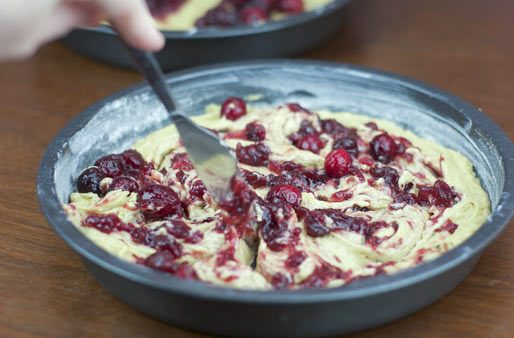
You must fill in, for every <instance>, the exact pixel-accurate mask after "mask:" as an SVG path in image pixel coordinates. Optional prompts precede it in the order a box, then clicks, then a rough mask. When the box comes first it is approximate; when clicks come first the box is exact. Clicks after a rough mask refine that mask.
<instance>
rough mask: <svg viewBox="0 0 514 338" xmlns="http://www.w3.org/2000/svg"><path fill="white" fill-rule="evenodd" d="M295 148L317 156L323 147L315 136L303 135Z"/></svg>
mask: <svg viewBox="0 0 514 338" xmlns="http://www.w3.org/2000/svg"><path fill="white" fill-rule="evenodd" d="M296 146H297V147H298V148H300V149H303V150H308V151H310V152H313V153H315V154H319V151H320V150H321V149H323V147H324V146H325V145H324V144H323V141H321V139H320V138H319V137H317V136H315V135H305V136H303V137H302V138H301V139H300V140H298V142H297V143H296Z"/></svg>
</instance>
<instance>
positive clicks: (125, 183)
mask: <svg viewBox="0 0 514 338" xmlns="http://www.w3.org/2000/svg"><path fill="white" fill-rule="evenodd" d="M113 190H123V191H129V192H137V191H138V190H139V184H138V183H137V181H136V180H135V179H133V178H132V177H127V176H119V177H116V178H114V179H113V180H112V182H111V184H110V185H109V190H108V191H113Z"/></svg>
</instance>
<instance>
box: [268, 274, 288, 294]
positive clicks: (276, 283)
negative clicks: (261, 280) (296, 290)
mask: <svg viewBox="0 0 514 338" xmlns="http://www.w3.org/2000/svg"><path fill="white" fill-rule="evenodd" d="M271 285H273V287H274V288H275V289H278V290H282V289H287V288H289V286H290V285H291V281H290V280H289V278H288V277H287V276H286V275H284V274H282V273H280V272H277V273H276V274H274V275H273V277H272V278H271Z"/></svg>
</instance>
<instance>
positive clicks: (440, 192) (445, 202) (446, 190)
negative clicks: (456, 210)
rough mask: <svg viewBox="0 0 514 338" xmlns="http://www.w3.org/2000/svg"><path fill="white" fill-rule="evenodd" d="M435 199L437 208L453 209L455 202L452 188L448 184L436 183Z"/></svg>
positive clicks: (439, 181) (438, 181)
mask: <svg viewBox="0 0 514 338" xmlns="http://www.w3.org/2000/svg"><path fill="white" fill-rule="evenodd" d="M434 198H435V204H436V206H438V207H447V208H448V207H451V206H452V205H453V202H454V201H453V198H454V195H453V192H452V188H450V186H449V185H448V184H446V182H444V181H441V180H437V181H436V182H435V183H434Z"/></svg>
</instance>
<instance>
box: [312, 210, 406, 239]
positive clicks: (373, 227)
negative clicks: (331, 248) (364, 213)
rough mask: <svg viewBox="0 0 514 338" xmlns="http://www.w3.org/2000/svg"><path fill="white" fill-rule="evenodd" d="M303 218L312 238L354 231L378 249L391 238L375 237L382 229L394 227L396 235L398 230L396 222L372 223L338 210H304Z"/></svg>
mask: <svg viewBox="0 0 514 338" xmlns="http://www.w3.org/2000/svg"><path fill="white" fill-rule="evenodd" d="M302 216H303V218H304V223H305V230H306V231H307V234H308V235H309V236H311V237H323V236H325V235H327V234H328V233H330V232H331V231H338V230H346V231H353V232H356V233H358V234H361V235H363V236H364V239H365V241H366V243H368V244H369V245H371V246H372V247H377V246H378V245H379V244H380V243H381V242H382V241H383V240H385V239H387V238H389V237H386V238H380V237H376V236H375V233H376V232H377V231H378V230H380V229H381V228H388V227H392V228H393V230H394V233H396V231H397V230H398V224H397V223H396V222H392V223H390V224H388V223H386V222H383V221H377V222H370V221H368V220H367V219H366V218H363V217H352V216H348V215H346V214H345V213H344V212H343V211H341V210H338V209H315V210H307V209H304V210H303V215H302ZM327 219H330V220H331V223H332V225H331V226H329V225H328V224H327Z"/></svg>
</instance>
